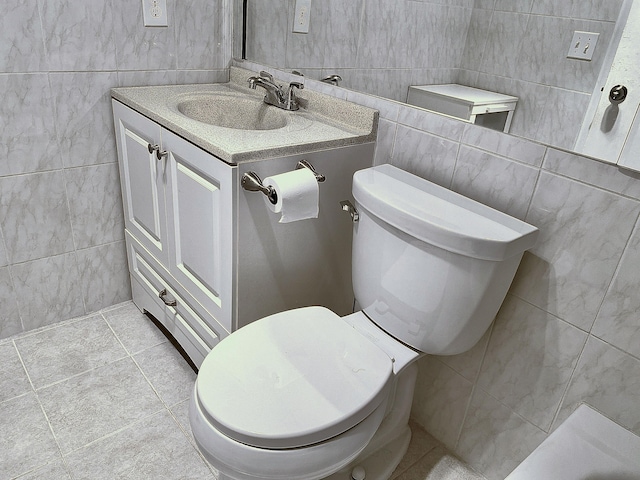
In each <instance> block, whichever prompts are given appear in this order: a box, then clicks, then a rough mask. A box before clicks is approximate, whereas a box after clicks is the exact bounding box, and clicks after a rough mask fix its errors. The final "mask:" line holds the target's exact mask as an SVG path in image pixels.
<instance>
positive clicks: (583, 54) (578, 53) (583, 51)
mask: <svg viewBox="0 0 640 480" xmlns="http://www.w3.org/2000/svg"><path fill="white" fill-rule="evenodd" d="M599 36H600V34H599V33H593V32H579V31H575V32H573V39H572V40H571V45H570V46H569V53H567V58H577V59H578V60H588V61H591V59H592V58H593V52H594V50H595V49H596V43H598V37H599Z"/></svg>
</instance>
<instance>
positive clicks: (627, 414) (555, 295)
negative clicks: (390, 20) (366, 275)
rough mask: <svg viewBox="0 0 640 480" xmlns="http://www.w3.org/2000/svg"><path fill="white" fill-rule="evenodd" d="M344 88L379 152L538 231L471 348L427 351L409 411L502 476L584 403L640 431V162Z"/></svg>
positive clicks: (382, 158)
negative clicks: (375, 112)
mask: <svg viewBox="0 0 640 480" xmlns="http://www.w3.org/2000/svg"><path fill="white" fill-rule="evenodd" d="M320 88H323V89H325V90H327V88H326V87H324V86H321V87H320ZM346 98H347V100H351V101H354V102H357V103H363V104H366V105H369V106H373V107H377V108H378V109H379V110H380V112H381V120H380V133H379V137H378V146H377V149H376V160H375V161H376V163H391V164H394V165H397V166H399V167H400V168H403V169H405V170H409V171H411V172H413V173H416V174H417V175H419V176H422V177H424V178H427V179H429V180H431V181H433V182H435V183H438V184H441V185H444V186H446V187H447V188H450V189H452V190H454V191H457V192H459V193H461V194H463V195H466V196H469V197H471V198H474V199H476V200H478V201H480V202H482V203H485V204H487V205H490V206H492V207H494V208H496V209H498V210H501V211H504V212H506V213H509V214H511V215H513V216H515V217H518V218H520V219H523V220H525V221H527V222H529V223H531V224H533V225H536V226H537V227H538V228H539V229H540V232H541V234H540V239H539V241H538V243H537V245H536V246H535V247H534V248H533V249H531V250H530V251H529V252H527V253H525V255H524V258H523V260H522V263H521V265H520V268H519V270H518V273H517V275H516V278H515V280H514V282H513V284H512V286H511V289H510V292H509V294H508V295H507V298H506V300H505V302H504V304H503V305H502V308H501V310H500V312H499V314H498V315H497V318H496V320H495V322H494V325H493V326H492V329H491V330H490V332H488V333H487V334H486V335H485V337H484V338H483V339H482V340H481V341H480V342H479V343H478V344H477V345H476V346H475V347H474V348H473V349H472V350H471V351H469V352H467V353H465V354H462V355H458V356H453V357H426V358H424V359H422V360H421V361H420V365H419V366H420V375H419V380H418V385H417V387H416V394H415V401H414V406H413V411H412V415H413V417H414V419H415V420H416V421H418V422H419V423H420V424H421V425H422V426H424V427H425V428H426V429H427V430H428V431H429V432H430V433H431V434H432V435H434V436H435V437H436V438H438V439H439V440H440V441H442V442H443V443H444V444H445V445H447V446H448V447H449V448H451V449H452V450H453V451H454V452H455V453H456V454H457V455H459V456H460V457H461V458H462V459H463V460H465V461H466V462H468V463H469V464H470V465H471V466H472V467H473V468H475V469H476V470H477V471H479V472H481V473H483V474H484V475H485V476H486V477H487V478H488V479H495V480H499V479H503V478H504V477H505V476H506V475H507V474H508V473H509V472H510V471H511V470H512V469H513V468H514V467H515V466H516V465H517V464H518V463H519V462H520V461H521V460H523V459H524V458H525V457H526V456H527V455H528V454H529V453H530V452H531V451H532V450H533V449H534V448H535V447H536V446H537V445H538V444H539V443H540V442H541V441H542V440H544V438H545V437H546V436H547V434H548V433H550V432H551V431H552V430H553V429H554V428H555V427H557V425H558V424H559V423H560V422H561V421H562V420H564V419H565V418H566V417H567V416H568V415H569V414H570V413H571V412H572V411H573V410H574V409H575V408H576V407H577V406H578V405H579V404H580V403H582V402H585V403H588V404H589V405H592V406H593V407H595V408H596V409H598V410H599V411H601V412H603V413H604V414H605V415H607V416H609V417H610V418H612V419H613V420H615V421H617V422H619V423H620V424H622V425H624V426H625V427H627V428H629V429H631V430H633V431H634V432H636V433H639V434H640V421H639V420H638V419H639V418H640V403H638V402H637V398H638V396H639V395H640V349H639V348H638V346H637V345H638V342H639V340H640V315H638V311H639V310H640V301H639V300H638V298H637V297H638V295H637V291H638V288H639V287H640V276H638V265H640V224H639V222H638V217H639V215H640V174H637V173H633V172H629V171H625V170H621V169H618V168H617V167H616V166H613V165H608V164H605V163H601V162H598V161H595V160H591V159H588V158H586V157H581V156H577V155H572V154H569V153H566V152H563V151H560V150H556V149H554V148H552V147H547V146H544V145H541V144H538V143H535V142H530V141H528V140H524V139H521V138H516V137H512V136H508V135H505V134H502V133H500V132H495V131H492V130H487V129H483V128H481V127H477V126H474V125H469V124H464V123H462V122H457V121H455V120H451V119H447V118H444V117H440V116H438V115H435V114H431V113H429V112H426V111H420V110H416V109H412V108H409V107H407V106H404V105H402V104H398V103H395V102H390V101H386V100H383V99H377V98H375V97H370V96H366V95H364V94H360V93H354V92H349V93H348V94H347V95H346ZM434 152H435V153H434Z"/></svg>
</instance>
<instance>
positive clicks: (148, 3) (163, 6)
mask: <svg viewBox="0 0 640 480" xmlns="http://www.w3.org/2000/svg"><path fill="white" fill-rule="evenodd" d="M142 16H143V18H144V26H145V27H166V26H168V25H169V21H168V18H167V0H142Z"/></svg>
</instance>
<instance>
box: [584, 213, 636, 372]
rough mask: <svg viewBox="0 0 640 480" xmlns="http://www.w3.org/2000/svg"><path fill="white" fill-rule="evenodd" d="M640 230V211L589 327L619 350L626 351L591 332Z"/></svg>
mask: <svg viewBox="0 0 640 480" xmlns="http://www.w3.org/2000/svg"><path fill="white" fill-rule="evenodd" d="M638 231H640V212H638V215H637V216H636V220H635V222H634V224H633V227H632V228H631V230H630V232H629V236H628V237H627V240H626V242H625V244H624V247H622V252H621V253H620V257H619V258H618V262H617V263H616V267H615V269H614V270H613V274H612V275H611V279H610V280H609V283H608V284H607V287H606V288H605V289H604V291H605V293H604V295H603V296H602V300H601V301H600V304H599V305H598V308H597V310H596V314H595V316H594V317H593V322H592V323H591V327H590V328H589V335H592V336H593V337H595V338H598V339H600V340H602V341H603V342H605V343H607V344H609V345H612V346H614V347H615V348H617V349H618V350H621V351H625V350H623V349H622V348H620V347H616V346H615V345H613V344H611V343H610V342H608V341H607V340H605V339H603V338H600V337H598V336H597V335H595V334H593V333H591V332H592V330H593V327H594V326H595V324H596V322H597V320H598V317H599V316H600V311H601V310H602V306H603V305H604V303H605V301H606V300H607V297H608V296H609V294H610V293H611V292H612V290H613V284H614V282H615V280H616V278H617V276H618V273H619V272H620V269H622V268H623V266H624V265H623V263H622V259H623V258H624V256H625V254H626V253H627V250H628V249H629V245H630V244H631V240H632V239H633V236H634V234H635V233H636V232H638ZM625 353H627V354H628V355H631V356H632V357H634V358H637V359H638V360H640V357H636V356H635V355H633V354H632V353H630V352H625Z"/></svg>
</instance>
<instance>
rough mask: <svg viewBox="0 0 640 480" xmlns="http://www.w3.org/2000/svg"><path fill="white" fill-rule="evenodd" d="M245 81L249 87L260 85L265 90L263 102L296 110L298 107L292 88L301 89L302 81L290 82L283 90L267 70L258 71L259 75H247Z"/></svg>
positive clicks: (253, 87)
mask: <svg viewBox="0 0 640 480" xmlns="http://www.w3.org/2000/svg"><path fill="white" fill-rule="evenodd" d="M247 81H248V82H249V88H251V89H253V90H255V88H256V87H262V88H264V89H265V90H266V92H267V93H266V94H265V96H264V103H267V104H269V105H273V106H276V107H278V108H282V109H284V110H298V109H299V108H300V104H299V103H298V98H297V97H296V95H295V91H294V89H295V88H297V89H300V90H302V89H303V88H304V85H303V84H302V83H299V82H291V83H290V84H289V86H288V87H287V89H286V91H285V90H283V88H282V85H277V84H276V82H275V80H274V79H273V76H272V75H271V74H269V73H267V72H260V76H258V77H249V78H248V80H247Z"/></svg>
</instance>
